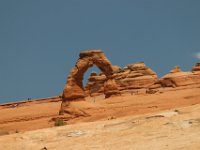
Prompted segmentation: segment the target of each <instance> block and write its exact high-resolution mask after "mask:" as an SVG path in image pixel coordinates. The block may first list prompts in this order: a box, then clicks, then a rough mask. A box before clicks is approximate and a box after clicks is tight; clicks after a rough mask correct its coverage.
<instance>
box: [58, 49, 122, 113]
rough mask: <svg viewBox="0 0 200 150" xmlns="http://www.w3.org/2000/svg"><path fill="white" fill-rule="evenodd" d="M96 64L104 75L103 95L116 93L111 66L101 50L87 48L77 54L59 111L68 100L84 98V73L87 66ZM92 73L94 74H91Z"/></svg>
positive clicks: (117, 91) (65, 105) (108, 95)
mask: <svg viewBox="0 0 200 150" xmlns="http://www.w3.org/2000/svg"><path fill="white" fill-rule="evenodd" d="M93 65H96V66H97V67H98V68H99V69H100V70H101V71H102V72H103V73H104V75H105V76H106V80H105V84H104V94H105V97H106V98H107V97H110V96H113V95H118V94H119V90H118V88H117V85H116V83H115V80H114V79H113V72H114V70H113V67H112V65H111V63H110V61H109V60H108V59H107V58H106V56H105V55H104V53H103V52H102V51H101V50H88V51H83V52H81V53H80V54H79V58H78V60H77V62H76V64H75V66H74V68H72V70H71V72H70V74H69V75H68V78H67V83H66V85H65V87H64V90H63V93H62V96H61V97H62V105H61V111H60V112H61V113H62V112H64V110H65V108H66V107H67V103H68V102H69V101H75V100H84V98H85V96H86V93H85V90H84V88H83V82H82V80H83V77H84V73H85V72H86V71H87V69H88V68H90V67H92V66H93ZM93 75H94V74H93Z"/></svg>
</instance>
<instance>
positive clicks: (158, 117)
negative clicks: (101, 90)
mask: <svg viewBox="0 0 200 150" xmlns="http://www.w3.org/2000/svg"><path fill="white" fill-rule="evenodd" d="M60 105H61V101H60V99H59V97H53V98H47V99H41V100H33V101H23V102H18V103H9V104H2V105H0V114H1V116H0V131H1V132H2V133H5V132H6V133H8V135H2V136H0V149H4V150H12V149H15V150H27V149H33V150H36V149H42V148H43V147H46V148H47V149H56V150H57V149H58V150H59V149H85V150H86V149H104V150H106V149H109V150H112V149H113V150H114V149H138V150H143V149H145V150H146V149H148V148H151V149H159V150H160V149H170V150H171V149H176V150H179V149H181V150H183V149H190V150H198V149H200V144H199V143H200V136H199V135H200V86H198V85H196V86H191V87H181V88H164V89H160V90H159V91H158V92H156V93H155V94H145V93H142V92H141V93H138V94H133V95H132V93H131V92H127V93H124V94H122V95H121V96H118V97H110V98H108V99H105V98H104V95H100V96H96V97H87V98H86V101H74V102H71V104H70V108H72V111H73V110H76V111H75V112H77V110H78V111H79V112H81V113H82V114H83V115H81V113H78V115H77V114H76V113H75V114H71V115H69V116H66V115H63V116H59V115H58V112H59V108H60ZM58 117H61V118H62V119H63V120H65V122H66V125H65V126H62V127H55V126H54V123H55V118H58Z"/></svg>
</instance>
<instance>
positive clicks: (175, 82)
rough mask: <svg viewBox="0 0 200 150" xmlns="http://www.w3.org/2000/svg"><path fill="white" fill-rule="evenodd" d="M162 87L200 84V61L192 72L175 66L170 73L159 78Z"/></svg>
mask: <svg viewBox="0 0 200 150" xmlns="http://www.w3.org/2000/svg"><path fill="white" fill-rule="evenodd" d="M158 83H159V84H160V85H161V86H162V87H180V86H187V85H194V84H200V63H197V64H196V65H195V66H194V67H193V68H192V71H191V72H183V71H181V69H180V67H178V66H176V67H174V68H173V69H172V70H171V71H170V72H169V73H168V74H166V75H165V76H163V77H162V78H160V79H159V81H158Z"/></svg>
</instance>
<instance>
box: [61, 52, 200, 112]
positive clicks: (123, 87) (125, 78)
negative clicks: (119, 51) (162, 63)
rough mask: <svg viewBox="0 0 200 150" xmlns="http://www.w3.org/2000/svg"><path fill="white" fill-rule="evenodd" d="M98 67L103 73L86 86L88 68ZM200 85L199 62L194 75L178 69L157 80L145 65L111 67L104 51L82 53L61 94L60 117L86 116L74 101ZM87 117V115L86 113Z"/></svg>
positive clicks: (193, 69) (90, 79)
mask: <svg viewBox="0 0 200 150" xmlns="http://www.w3.org/2000/svg"><path fill="white" fill-rule="evenodd" d="M93 65H96V66H97V67H98V68H99V69H100V70H101V73H100V74H97V73H95V72H93V73H91V75H90V77H89V78H88V83H87V85H86V87H85V88H84V87H83V83H82V80H83V75H84V73H85V72H86V70H87V69H88V68H89V67H92V66H93ZM194 84H200V62H199V63H196V65H195V66H194V67H193V68H192V71H191V72H183V71H182V70H181V68H180V67H179V66H175V67H174V68H173V69H172V70H171V71H170V72H169V73H168V74H166V75H165V76H163V77H162V78H160V79H158V77H157V74H156V73H155V72H154V71H153V70H152V69H150V68H149V67H147V66H146V65H145V63H144V62H137V63H134V64H129V65H127V66H125V67H124V68H120V67H119V66H112V65H111V63H110V61H109V60H108V59H107V58H106V56H105V55H104V53H103V52H102V51H101V50H88V51H84V52H81V53H80V55H79V59H78V60H77V62H76V64H75V67H74V68H72V70H71V72H70V74H69V76H68V78H67V83H66V85H65V87H64V91H63V93H62V94H61V96H60V97H61V98H62V104H61V109H60V114H63V113H68V114H75V116H76V115H83V114H84V112H83V113H80V112H82V111H81V110H79V109H77V108H75V107H74V108H72V106H73V105H71V104H72V103H71V102H73V101H76V100H84V98H85V97H86V96H96V95H99V94H105V98H108V97H110V96H113V95H119V94H120V93H124V92H130V91H131V93H132V92H133V93H137V94H138V92H139V91H140V92H141V91H142V93H147V94H154V93H156V92H157V91H158V89H159V88H165V87H173V88H175V87H180V86H187V85H194ZM84 115H85V114H84Z"/></svg>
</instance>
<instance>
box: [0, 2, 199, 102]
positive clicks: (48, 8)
mask: <svg viewBox="0 0 200 150" xmlns="http://www.w3.org/2000/svg"><path fill="white" fill-rule="evenodd" d="M99 48H100V49H102V50H103V51H104V52H105V54H106V56H107V57H108V58H109V60H110V61H111V62H112V64H114V65H119V66H121V67H124V66H125V65H126V64H130V63H134V62H137V61H144V62H145V63H146V64H147V65H148V66H150V67H151V68H152V69H153V70H154V71H155V72H157V73H158V75H159V76H163V75H164V74H166V73H168V72H169V70H170V69H172V68H173V66H175V65H180V66H181V68H182V70H184V71H188V70H191V68H192V66H193V65H194V64H195V63H196V62H198V61H200V0H0V103H3V102H7V101H16V100H24V99H27V98H28V97H31V98H42V97H48V96H55V95H58V94H59V93H60V92H61V91H62V90H63V87H64V84H65V82H66V77H67V75H68V73H69V71H70V70H71V68H72V67H73V66H74V64H75V61H76V59H77V58H78V55H79V52H80V51H83V50H87V49H99ZM94 70H96V69H94ZM90 71H92V69H90ZM87 75H88V72H87ZM87 75H86V76H85V78H87V77H88V76H87Z"/></svg>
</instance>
